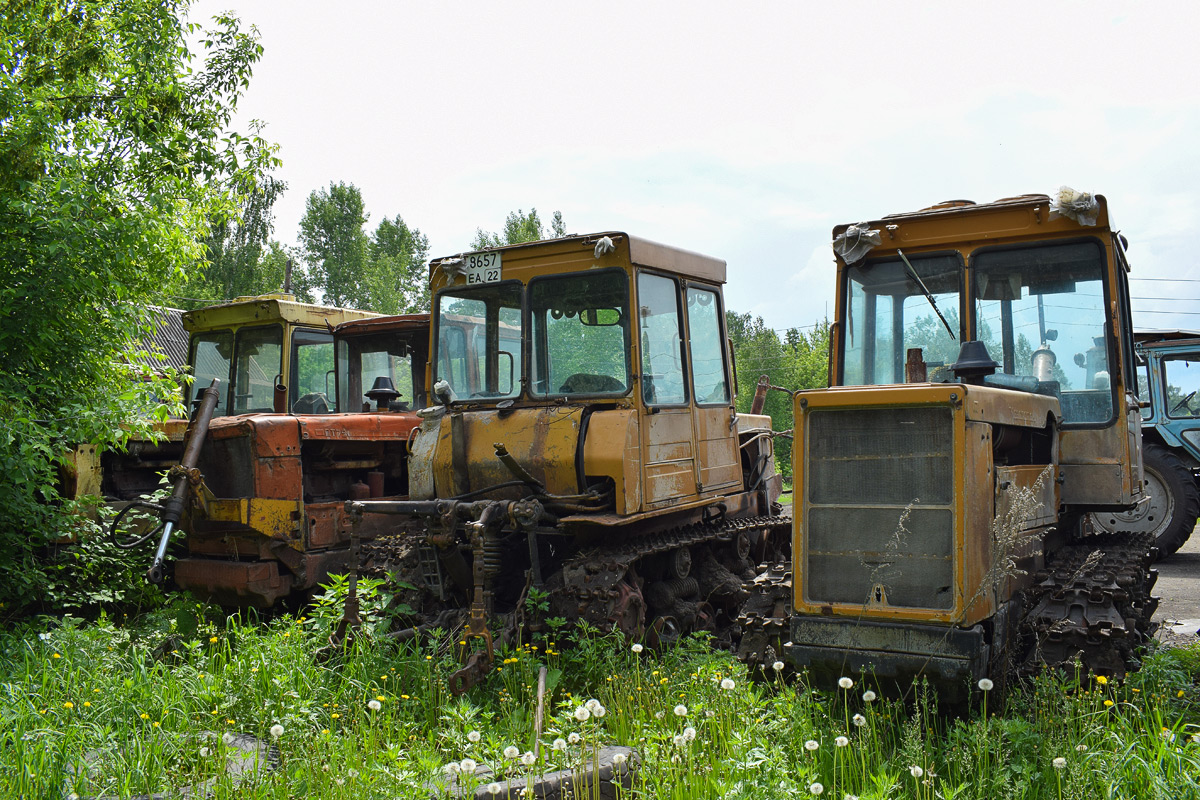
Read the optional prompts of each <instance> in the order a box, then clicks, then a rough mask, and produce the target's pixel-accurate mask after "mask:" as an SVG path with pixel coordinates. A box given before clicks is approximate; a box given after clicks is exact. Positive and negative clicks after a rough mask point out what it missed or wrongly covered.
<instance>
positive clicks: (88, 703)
mask: <svg viewBox="0 0 1200 800" xmlns="http://www.w3.org/2000/svg"><path fill="white" fill-rule="evenodd" d="M83 707H84V708H91V707H92V701H91V700H84V701H83Z"/></svg>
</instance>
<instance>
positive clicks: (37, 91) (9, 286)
mask: <svg viewBox="0 0 1200 800" xmlns="http://www.w3.org/2000/svg"><path fill="white" fill-rule="evenodd" d="M184 9H186V4H177V3H160V2H157V0H88V1H87V2H83V0H26V1H25V2H17V3H8V4H6V7H5V10H4V13H3V14H0V34H2V35H0V263H3V264H4V270H5V279H4V280H3V281H2V282H0V316H2V317H3V319H4V320H5V324H4V325H3V326H0V363H2V364H3V365H4V369H3V370H2V371H0V573H2V574H3V576H4V581H3V583H2V585H0V601H3V602H5V603H8V604H9V607H11V606H12V604H13V603H12V601H13V600H14V599H15V600H17V601H18V602H22V601H27V600H28V599H29V598H32V597H53V596H54V594H55V588H54V587H55V580H56V578H55V577H54V572H53V570H51V569H48V568H47V566H46V565H45V564H44V563H42V562H39V561H38V560H36V559H35V557H34V555H35V553H36V551H37V548H38V547H39V546H41V545H43V544H45V543H46V542H48V541H50V540H52V539H55V538H58V537H59V536H61V535H63V534H64V533H68V532H77V531H78V527H79V525H80V524H81V523H80V522H79V520H78V518H77V517H72V516H68V515H66V514H63V513H61V512H60V511H59V510H58V509H57V507H56V503H57V502H58V500H59V499H60V498H59V497H58V494H57V491H56V488H55V486H56V472H57V468H58V467H60V466H64V465H65V456H66V453H67V452H68V450H69V448H70V446H71V445H72V444H73V443H78V442H94V443H96V444H98V445H100V446H101V447H103V446H110V445H113V444H119V443H120V442H121V441H123V440H124V438H125V437H126V436H128V434H129V433H130V432H132V431H139V430H140V431H141V432H143V433H144V432H146V431H147V430H148V420H149V419H150V418H152V417H154V416H160V417H161V416H165V414H166V409H165V408H163V407H162V406H161V404H160V403H159V398H160V397H172V396H175V395H176V394H177V393H176V392H174V391H171V390H170V388H169V386H168V385H163V384H159V383H156V381H155V379H154V377H153V376H152V375H150V374H149V371H147V370H145V369H144V368H142V367H140V366H139V365H138V361H137V360H136V359H135V358H134V357H132V356H131V355H130V351H131V350H132V349H134V348H135V343H136V342H138V341H139V340H140V339H141V337H142V335H143V334H145V333H148V332H149V331H150V330H151V329H152V325H153V323H152V321H151V320H152V315H151V314H150V313H149V312H148V311H147V310H146V309H145V307H146V305H147V304H148V303H149V302H151V301H153V300H154V299H156V298H157V297H160V296H161V295H162V293H163V292H164V290H168V291H169V290H171V289H174V288H178V286H179V284H180V282H181V278H182V276H183V274H184V273H185V272H186V270H187V269H189V268H190V267H191V266H192V265H194V264H195V263H196V262H197V261H199V260H200V259H201V257H202V255H203V247H202V244H201V241H202V239H203V238H204V236H205V235H206V233H207V232H208V225H207V221H208V219H209V217H210V215H212V214H215V213H218V212H220V211H223V210H224V211H228V210H230V209H231V208H233V207H234V205H235V201H234V197H233V196H234V193H235V190H236V187H237V186H238V185H239V184H240V182H241V181H243V180H247V179H248V178H247V177H246V176H247V175H248V174H252V173H260V174H261V173H264V172H265V171H266V170H267V169H268V168H269V167H270V166H272V165H273V164H275V163H277V162H276V160H275V159H274V156H273V154H272V152H273V150H272V148H271V147H270V146H268V145H267V144H266V143H265V142H263V141H262V140H261V139H260V138H259V137H258V135H257V134H256V133H255V132H253V131H252V132H251V133H250V135H249V136H241V135H238V134H236V133H230V132H229V131H228V130H227V129H228V126H229V123H230V120H231V118H232V114H233V109H234V107H235V106H236V103H237V99H238V97H239V95H240V94H241V92H242V91H243V90H244V89H245V88H246V86H247V85H248V81H249V79H250V75H251V67H252V65H253V64H254V62H255V61H257V59H258V58H259V56H260V55H261V52H262V49H261V47H260V46H259V44H258V41H257V36H256V35H255V32H254V31H253V30H251V31H248V32H247V31H242V30H241V29H240V27H239V23H238V21H237V20H236V19H234V18H232V17H228V16H221V17H217V18H216V19H215V21H214V22H215V25H214V28H213V30H212V31H210V32H209V33H208V34H207V35H206V36H204V37H203V38H202V44H201V45H200V47H201V48H202V57H203V63H202V66H199V68H196V66H197V65H194V64H193V62H192V53H191V52H189V47H188V44H187V40H188V38H189V34H192V33H195V32H196V29H195V28H194V27H193V26H190V25H188V24H187V23H185V22H184V21H183V20H182V19H181V18H180V14H181V13H182V11H183V10H184Z"/></svg>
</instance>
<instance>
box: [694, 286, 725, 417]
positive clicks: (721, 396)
mask: <svg viewBox="0 0 1200 800" xmlns="http://www.w3.org/2000/svg"><path fill="white" fill-rule="evenodd" d="M687 307H688V334H689V337H688V344H689V352H688V355H689V356H690V357H691V364H692V391H693V392H694V393H695V398H696V403H697V404H698V405H705V404H728V403H729V383H728V382H727V381H726V378H725V346H724V338H723V337H722V336H721V301H720V298H719V297H718V295H717V293H716V292H714V291H712V290H710V289H700V288H697V287H695V286H690V287H688V290H687Z"/></svg>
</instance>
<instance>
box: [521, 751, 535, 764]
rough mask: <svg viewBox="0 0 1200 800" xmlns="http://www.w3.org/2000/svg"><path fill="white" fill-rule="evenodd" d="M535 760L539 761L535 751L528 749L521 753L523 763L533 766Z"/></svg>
mask: <svg viewBox="0 0 1200 800" xmlns="http://www.w3.org/2000/svg"><path fill="white" fill-rule="evenodd" d="M535 761H537V758H535V757H534V755H533V753H531V752H529V751H528V750H526V751H525V752H524V753H521V763H522V764H524V765H525V766H527V767H532V766H533V762H535Z"/></svg>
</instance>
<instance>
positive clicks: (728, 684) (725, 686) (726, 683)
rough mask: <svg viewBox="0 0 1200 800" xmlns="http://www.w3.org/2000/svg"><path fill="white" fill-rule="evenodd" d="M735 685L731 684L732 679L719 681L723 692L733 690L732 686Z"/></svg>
mask: <svg viewBox="0 0 1200 800" xmlns="http://www.w3.org/2000/svg"><path fill="white" fill-rule="evenodd" d="M736 685H737V684H735V683H734V682H733V679H732V678H725V679H723V680H722V681H721V688H722V689H724V690H725V691H729V690H730V689H732V688H733V687H734V686H736Z"/></svg>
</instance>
